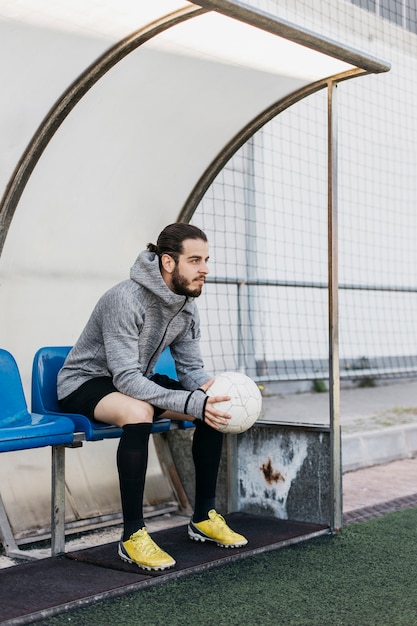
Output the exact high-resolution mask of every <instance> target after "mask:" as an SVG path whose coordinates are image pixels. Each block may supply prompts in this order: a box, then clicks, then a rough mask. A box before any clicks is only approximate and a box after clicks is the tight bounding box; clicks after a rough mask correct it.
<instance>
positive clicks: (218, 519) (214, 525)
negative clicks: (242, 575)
mask: <svg viewBox="0 0 417 626" xmlns="http://www.w3.org/2000/svg"><path fill="white" fill-rule="evenodd" d="M208 516H209V519H207V520H204V521H203V522H197V523H195V522H193V521H191V522H190V523H189V525H188V536H189V538H190V539H192V540H193V541H203V542H204V541H213V542H214V543H216V544H217V545H218V546H220V547H221V548H239V547H241V546H246V544H247V543H248V540H247V539H246V537H244V536H243V535H239V534H238V533H235V532H234V530H232V529H231V528H229V526H228V525H227V524H226V520H225V519H224V517H222V516H221V515H220V514H219V513H216V511H215V510H214V509H212V510H211V511H209V513H208Z"/></svg>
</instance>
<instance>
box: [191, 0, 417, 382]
mask: <svg viewBox="0 0 417 626" xmlns="http://www.w3.org/2000/svg"><path fill="white" fill-rule="evenodd" d="M252 4H255V3H252ZM414 4H415V3H414ZM356 5H359V6H356ZM256 6H259V7H260V8H261V9H264V10H267V11H269V12H271V13H274V14H276V15H279V16H280V17H283V18H285V19H288V20H292V21H295V22H297V23H298V24H301V25H304V26H305V27H306V28H309V29H311V30H315V31H316V32H319V33H321V34H323V35H326V36H328V37H332V38H333V39H336V38H337V39H338V40H339V41H341V42H343V43H345V44H348V45H350V46H352V47H356V48H359V49H362V50H364V51H366V52H368V53H370V54H374V55H375V56H379V57H381V58H383V59H385V60H388V61H389V62H390V63H391V65H392V69H391V71H390V72H389V73H388V74H383V75H378V76H365V77H361V78H355V79H353V80H350V81H346V82H344V83H341V84H340V85H339V87H338V92H339V97H338V125H339V138H338V220H339V283H340V291H339V314H340V359H341V376H342V377H344V378H347V379H350V380H353V381H359V382H362V383H363V384H372V382H373V381H374V380H375V379H377V378H387V377H399V376H401V377H403V376H413V377H417V323H416V321H415V318H416V312H417V271H416V267H417V246H416V244H415V242H416V235H417V211H416V198H417V176H416V166H415V163H416V155H417V122H416V117H415V101H416V96H417V81H416V80H415V76H417V37H416V34H415V33H416V30H417V23H416V11H415V6H414V5H413V4H412V3H410V2H398V1H397V2H384V3H382V2H379V3H378V2H370V1H369V2H368V1H367V2H365V0H361V1H359V0H355V2H353V3H352V2H347V1H339V2H327V1H325V0H323V1H319V2H290V1H288V2H280V3H279V5H278V3H277V2H272V1H269V2H268V1H265V2H258V3H256ZM399 15H401V20H400V19H399V17H398V16H399ZM326 116H327V94H326V92H325V91H322V92H318V93H316V94H314V95H311V96H309V97H307V98H305V99H304V100H302V101H300V102H299V103H297V104H295V105H294V106H292V107H291V108H289V109H287V110H285V111H284V112H282V113H280V114H279V115H278V116H277V117H276V118H275V119H274V120H272V121H271V122H269V123H268V124H266V125H265V126H264V127H263V128H262V129H261V130H260V131H258V132H257V133H256V134H255V135H254V136H253V137H252V138H251V140H250V141H249V142H248V143H247V144H246V145H244V146H243V147H242V148H241V149H240V150H239V152H238V153H237V154H236V155H235V156H234V157H233V158H232V159H231V160H230V161H229V163H228V164H227V166H226V167H225V168H224V170H223V171H222V172H221V173H220V174H219V175H218V176H217V178H216V180H215V181H214V182H213V184H212V185H211V187H210V188H209V190H208V191H207V193H206V195H205V197H204V199H203V201H202V202H201V204H200V206H199V207H198V209H197V211H196V212H195V214H194V217H193V220H192V221H193V223H195V224H198V225H199V226H200V227H202V228H203V229H204V230H205V231H206V232H207V234H208V237H209V240H210V253H211V260H210V269H211V273H210V278H209V282H208V284H207V287H206V293H205V295H204V296H202V297H201V299H200V302H199V308H200V311H201V315H202V318H203V324H202V326H203V332H204V337H203V349H204V352H205V359H206V363H207V367H208V368H211V369H212V370H213V371H221V370H224V369H240V370H242V371H245V372H246V373H247V374H248V375H250V376H252V377H254V378H256V379H258V380H270V381H271V380H296V379H298V380H321V379H326V378H327V377H328V289H327V286H328V269H327V263H328V262H327V259H328V252H327V117H326Z"/></svg>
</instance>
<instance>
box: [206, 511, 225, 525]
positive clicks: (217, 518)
mask: <svg viewBox="0 0 417 626" xmlns="http://www.w3.org/2000/svg"><path fill="white" fill-rule="evenodd" d="M208 515H209V519H210V521H212V522H213V524H216V525H217V526H227V523H226V520H225V519H224V517H223V515H220V513H217V511H215V510H214V509H212V510H211V511H209V514H208Z"/></svg>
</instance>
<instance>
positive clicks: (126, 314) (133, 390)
mask: <svg viewBox="0 0 417 626" xmlns="http://www.w3.org/2000/svg"><path fill="white" fill-rule="evenodd" d="M107 304H108V303H107ZM142 322H143V320H142V317H141V314H140V312H138V311H134V310H133V309H132V306H131V304H130V302H129V299H128V298H126V300H121V299H120V294H119V296H118V300H117V301H116V302H115V303H114V306H106V307H103V310H102V335H103V343H104V350H105V355H106V361H107V367H108V370H109V373H110V375H111V376H112V378H113V383H114V385H115V387H116V389H117V390H118V391H120V392H121V393H124V394H126V395H128V396H131V397H132V398H137V399H139V400H145V401H146V402H149V403H150V404H152V405H154V406H157V407H159V408H162V409H166V410H170V411H175V412H178V413H186V414H187V415H190V416H192V417H195V418H197V419H203V416H204V409H205V404H206V401H207V395H206V394H205V393H204V392H203V391H202V390H200V389H198V387H199V383H198V382H197V381H198V380H199V377H198V376H197V377H196V378H195V379H194V378H193V381H195V382H194V384H193V385H192V386H189V385H184V386H185V387H188V389H191V391H177V390H175V391H173V390H167V389H165V388H163V387H161V386H159V385H157V384H156V383H154V382H152V381H151V380H149V379H148V378H147V377H146V376H145V375H144V373H143V372H142V371H141V369H140V365H139V364H140V362H141V361H140V355H139V342H138V334H139V333H140V331H141V326H142ZM203 378H204V380H207V377H202V379H201V383H202V382H204V380H203ZM180 381H181V379H180ZM181 382H182V381H181ZM182 384H184V383H182Z"/></svg>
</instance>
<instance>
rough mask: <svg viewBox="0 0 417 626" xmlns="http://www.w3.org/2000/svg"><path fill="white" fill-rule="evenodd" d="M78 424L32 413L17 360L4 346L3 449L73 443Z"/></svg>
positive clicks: (0, 368)
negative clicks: (75, 427) (75, 426)
mask: <svg viewBox="0 0 417 626" xmlns="http://www.w3.org/2000/svg"><path fill="white" fill-rule="evenodd" d="M73 439H74V423H73V422H72V421H71V420H70V419H68V418H66V417H64V416H61V415H51V414H49V413H48V412H44V411H35V412H33V413H29V411H28V408H27V403H26V399H25V394H24V391H23V386H22V380H21V377H20V372H19V368H18V366H17V363H16V361H15V359H14V357H13V356H12V354H10V352H8V351H7V350H4V349H1V348H0V452H9V451H12V450H26V449H29V448H42V447H45V446H56V445H61V444H71V443H72V442H73Z"/></svg>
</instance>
